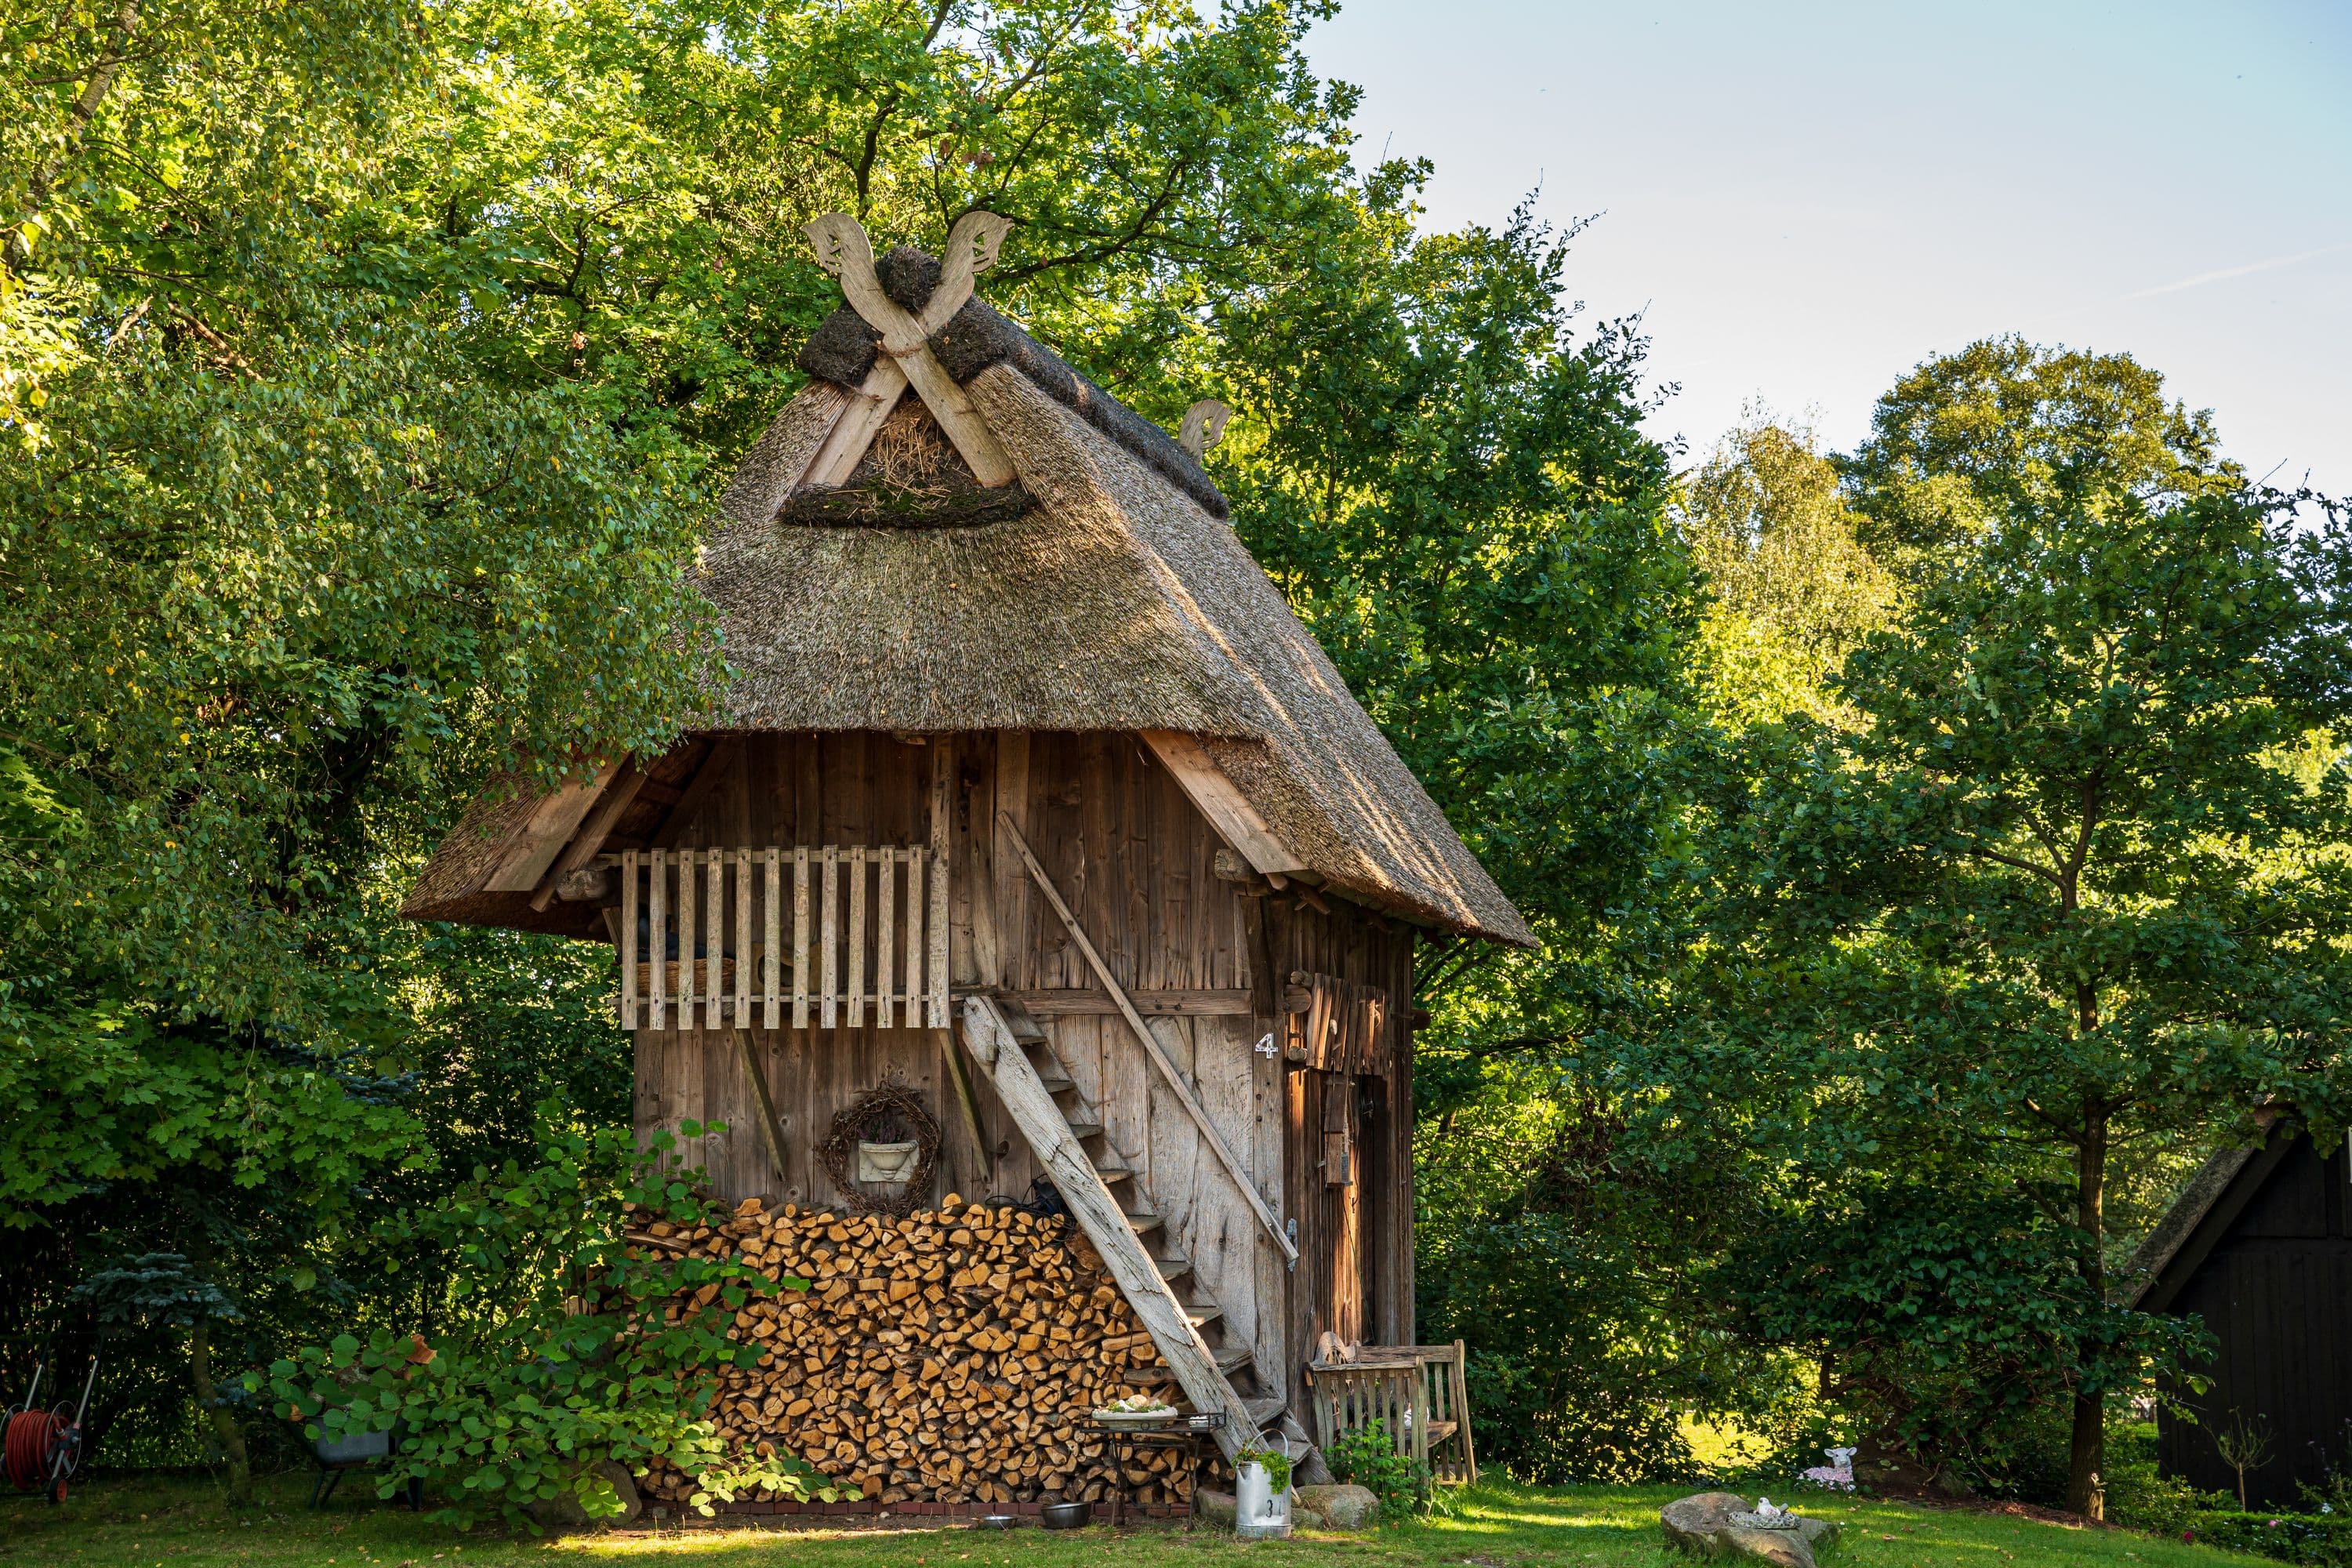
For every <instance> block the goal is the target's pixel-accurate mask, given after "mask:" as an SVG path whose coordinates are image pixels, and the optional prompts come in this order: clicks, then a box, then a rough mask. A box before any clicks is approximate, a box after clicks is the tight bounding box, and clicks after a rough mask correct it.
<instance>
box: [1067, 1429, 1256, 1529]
mask: <svg viewBox="0 0 2352 1568" xmlns="http://www.w3.org/2000/svg"><path fill="white" fill-rule="evenodd" d="M1087 1421H1088V1423H1089V1424H1090V1425H1092V1426H1093V1427H1094V1429H1095V1430H1096V1431H1097V1432H1100V1433H1101V1434H1102V1435H1103V1436H1105V1437H1107V1438H1108V1439H1109V1440H1110V1445H1111V1458H1112V1459H1113V1461H1114V1462H1116V1461H1117V1460H1118V1459H1119V1458H1121V1457H1122V1450H1124V1453H1125V1454H1126V1455H1130V1456H1131V1455H1132V1454H1133V1453H1134V1452H1135V1451H1136V1450H1137V1449H1138V1448H1175V1449H1180V1450H1181V1451H1182V1452H1183V1453H1184V1454H1185V1455H1186V1456H1187V1457H1188V1458H1189V1460H1190V1462H1189V1463H1188V1464H1187V1465H1186V1466H1185V1467H1184V1494H1185V1495H1184V1502H1185V1513H1186V1516H1187V1517H1188V1518H1192V1519H1198V1518H1200V1517H1201V1439H1202V1437H1203V1436H1207V1435H1208V1434H1210V1433H1212V1432H1221V1431H1223V1429H1224V1426H1225V1413H1224V1412H1223V1411H1222V1410H1205V1411H1194V1412H1192V1414H1190V1415H1184V1414H1181V1413H1180V1414H1178V1415H1169V1416H1164V1417H1162V1418H1160V1420H1158V1421H1155V1422H1153V1423H1152V1424H1151V1425H1150V1426H1130V1425H1129V1424H1127V1423H1125V1422H1121V1423H1119V1424H1118V1426H1113V1425H1111V1424H1110V1423H1109V1422H1108V1421H1105V1420H1102V1419H1101V1418H1100V1417H1098V1416H1091V1415H1090V1416H1088V1417H1087ZM1118 1480H1119V1481H1120V1482H1121V1483H1122V1489H1123V1486H1124V1483H1125V1481H1126V1480H1127V1477H1126V1475H1125V1473H1124V1468H1123V1467H1122V1472H1121V1474H1120V1475H1119V1477H1118ZM1114 1500H1115V1501H1117V1500H1118V1498H1117V1495H1116V1494H1114ZM1120 1506H1121V1507H1124V1506H1125V1505H1124V1502H1123V1501H1120ZM1112 1522H1113V1523H1117V1522H1118V1518H1117V1516H1116V1515H1114V1516H1113V1519H1112Z"/></svg>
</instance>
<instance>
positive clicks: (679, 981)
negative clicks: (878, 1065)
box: [613, 844, 949, 1029]
mask: <svg viewBox="0 0 2352 1568" xmlns="http://www.w3.org/2000/svg"><path fill="white" fill-rule="evenodd" d="M613 864H614V866H615V867H617V868H619V871H620V876H621V995H620V1019H621V1026H622V1027H623V1028H625V1029H637V1028H647V1029H691V1028H694V1027H696V1026H697V1010H698V1009H699V1014H700V1025H701V1026H702V1027H705V1028H717V1027H719V1026H720V1025H721V1024H722V1023H726V1024H739V1025H742V1026H752V1025H757V1026H760V1027H762V1028H769V1029H774V1028H782V1027H791V1028H794V1029H808V1028H820V1029H834V1028H852V1029H856V1028H864V1027H867V1026H872V1027H875V1028H879V1029H889V1028H907V1029H944V1028H946V1027H948V1023H949V1015H948V924H947V904H948V878H947V866H946V863H945V862H944V861H942V860H940V858H938V857H937V856H935V855H933V854H932V853H931V852H930V851H929V850H927V849H919V848H901V847H897V846H893V845H881V846H869V845H834V844H827V845H824V846H823V847H813V846H809V845H796V846H793V847H789V848H787V847H782V846H775V845H771V846H768V847H763V848H753V847H738V848H731V849H730V848H721V849H632V850H629V851H627V852H625V853H624V854H621V855H618V856H614V857H613ZM730 916H731V920H730ZM730 926H731V928H732V929H731V931H730ZM673 944H674V945H675V946H676V949H677V957H676V958H671V957H670V956H669V952H670V949H671V947H672V946H673Z"/></svg>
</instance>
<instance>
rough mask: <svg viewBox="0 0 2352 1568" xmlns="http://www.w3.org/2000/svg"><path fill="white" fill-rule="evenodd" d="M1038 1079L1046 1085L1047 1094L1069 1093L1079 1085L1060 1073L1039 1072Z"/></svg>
mask: <svg viewBox="0 0 2352 1568" xmlns="http://www.w3.org/2000/svg"><path fill="white" fill-rule="evenodd" d="M1037 1081H1038V1082H1039V1083H1042V1084H1044V1085H1045V1092H1046V1093H1047V1094H1067V1093H1069V1092H1070V1090H1072V1089H1076V1088H1077V1087H1078V1086H1077V1085H1076V1083H1075V1082H1073V1081H1072V1080H1070V1079H1066V1078H1064V1077H1062V1076H1061V1075H1060V1074H1059V1073H1039V1074H1038V1075H1037Z"/></svg>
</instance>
